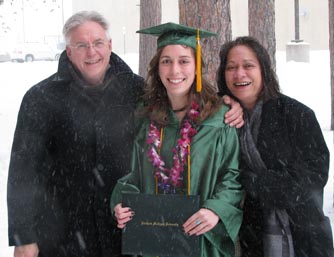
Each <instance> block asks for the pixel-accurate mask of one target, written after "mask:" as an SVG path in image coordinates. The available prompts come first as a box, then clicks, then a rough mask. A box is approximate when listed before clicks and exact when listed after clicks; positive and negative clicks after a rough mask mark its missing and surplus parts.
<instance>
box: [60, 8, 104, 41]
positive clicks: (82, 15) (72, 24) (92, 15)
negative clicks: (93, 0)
mask: <svg viewBox="0 0 334 257" xmlns="http://www.w3.org/2000/svg"><path fill="white" fill-rule="evenodd" d="M86 21H93V22H96V23H98V24H100V25H101V26H102V28H103V29H104V30H105V32H106V37H107V38H108V39H109V38H110V37H109V33H108V29H109V23H108V21H107V20H106V19H105V18H104V17H103V16H102V15H101V14H100V13H98V12H96V11H81V12H78V13H75V14H73V15H72V16H71V17H70V18H69V19H68V20H67V21H66V23H65V24H64V27H63V36H64V38H65V42H66V45H68V44H69V41H70V39H71V32H72V31H73V30H74V29H76V28H77V27H79V26H80V25H82V24H83V23H84V22H86Z"/></svg>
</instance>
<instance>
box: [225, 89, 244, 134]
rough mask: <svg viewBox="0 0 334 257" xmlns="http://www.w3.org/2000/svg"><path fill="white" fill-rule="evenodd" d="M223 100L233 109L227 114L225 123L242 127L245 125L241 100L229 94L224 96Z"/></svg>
mask: <svg viewBox="0 0 334 257" xmlns="http://www.w3.org/2000/svg"><path fill="white" fill-rule="evenodd" d="M223 101H224V103H225V104H226V105H229V106H230V107H231V109H230V110H229V111H228V112H227V113H226V114H225V123H226V124H229V125H230V126H231V127H234V126H235V127H236V128H241V127H242V126H243V125H244V123H245V122H244V118H243V114H244V113H243V109H242V107H241V105H240V103H239V102H237V101H236V100H234V99H233V98H231V97H230V96H228V95H224V96H223Z"/></svg>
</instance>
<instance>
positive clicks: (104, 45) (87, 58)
mask: <svg viewBox="0 0 334 257" xmlns="http://www.w3.org/2000/svg"><path fill="white" fill-rule="evenodd" d="M111 49H112V48H111V40H110V39H108V38H107V36H106V32H105V30H104V29H103V27H102V26H101V25H100V24H98V23H96V22H92V21H88V22H85V23H83V24H82V25H80V26H79V27H78V28H76V29H74V30H73V31H72V33H71V38H70V45H69V46H67V47H66V52H67V55H68V57H69V59H70V60H71V62H72V64H73V65H74V66H75V67H76V69H77V70H78V71H79V72H80V73H81V75H82V76H83V78H84V79H85V80H86V81H87V82H88V83H90V84H92V85H99V84H101V83H102V82H103V80H104V77H105V74H106V71H107V68H108V65H109V60H110V54H111Z"/></svg>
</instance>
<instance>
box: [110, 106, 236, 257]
mask: <svg viewBox="0 0 334 257" xmlns="http://www.w3.org/2000/svg"><path fill="white" fill-rule="evenodd" d="M226 111H227V107H226V106H222V107H221V108H220V109H219V111H218V112H216V113H215V114H214V115H212V116H211V117H209V118H208V119H206V120H205V121H203V122H202V123H201V124H200V125H199V126H198V127H197V134H196V135H195V136H194V138H193V139H192V142H191V155H190V158H191V179H190V181H191V182H190V183H191V189H190V191H191V192H190V194H191V195H200V203H201V204H200V205H201V208H207V209H210V210H212V211H214V212H215V213H216V214H217V215H218V216H219V218H220V220H219V222H218V224H217V225H216V226H215V227H214V228H213V229H212V230H210V231H209V232H207V233H205V234H204V235H203V236H201V239H200V240H201V252H202V254H201V256H205V257H216V256H217V257H218V256H226V257H227V256H228V257H233V256H234V250H235V242H236V240H237V235H238V231H239V228H240V225H241V221H242V211H241V209H240V201H241V198H242V188H241V185H240V183H239V167H238V165H239V163H238V156H239V142H238V136H237V133H236V129H235V128H231V127H230V126H229V125H227V124H225V123H224V114H225V113H226ZM169 120H170V122H169V123H168V124H167V125H166V126H165V128H164V135H163V141H162V148H161V150H160V154H161V156H162V158H163V160H164V161H165V162H166V167H171V165H172V154H173V153H172V151H171V149H172V148H173V147H175V146H176V144H177V140H178V139H179V136H180V134H179V133H180V125H181V124H180V122H179V121H178V119H177V117H176V116H175V114H174V113H172V112H171V113H170V119H169ZM149 124H150V121H149V120H147V119H145V120H143V121H142V124H141V126H140V128H139V131H138V133H137V136H136V138H135V142H134V150H133V155H132V163H131V168H132V169H131V173H130V174H128V175H127V176H125V177H123V178H121V179H120V180H119V181H118V183H117V184H116V186H115V188H114V190H113V193H112V196H111V209H112V211H113V209H114V207H115V205H116V204H118V203H120V202H121V193H122V191H124V192H125V191H126V192H140V193H146V194H155V179H154V175H153V167H152V164H151V162H149V160H148V158H147V156H146V152H147V144H146V140H147V135H148V127H149Z"/></svg>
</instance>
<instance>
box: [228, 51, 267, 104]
mask: <svg viewBox="0 0 334 257" xmlns="http://www.w3.org/2000/svg"><path fill="white" fill-rule="evenodd" d="M225 80H226V84H227V87H228V88H229V90H230V91H231V93H232V94H233V95H234V96H235V97H237V98H238V99H239V100H240V101H241V102H242V104H243V105H244V106H245V107H246V108H247V109H252V108H253V107H254V105H255V103H256V101H257V99H258V96H259V94H260V92H261V91H262V88H263V84H262V76H261V66H260V63H259V61H258V59H257V57H256V55H255V53H254V51H253V50H251V49H250V48H249V47H247V46H244V45H238V46H235V47H233V48H232V49H231V50H230V52H229V53H228V55H227V63H226V69H225Z"/></svg>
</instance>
